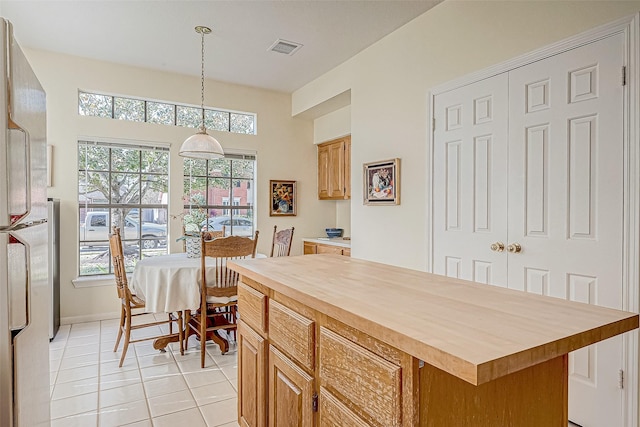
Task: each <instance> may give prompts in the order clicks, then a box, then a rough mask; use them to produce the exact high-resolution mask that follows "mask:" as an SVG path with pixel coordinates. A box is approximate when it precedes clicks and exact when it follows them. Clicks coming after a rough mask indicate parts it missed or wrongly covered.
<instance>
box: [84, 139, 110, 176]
mask: <svg viewBox="0 0 640 427" xmlns="http://www.w3.org/2000/svg"><path fill="white" fill-rule="evenodd" d="M78 169H79V170H84V169H89V170H94V171H108V170H109V149H108V148H106V147H99V146H96V145H87V144H81V145H79V146H78Z"/></svg>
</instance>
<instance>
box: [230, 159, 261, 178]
mask: <svg viewBox="0 0 640 427" xmlns="http://www.w3.org/2000/svg"><path fill="white" fill-rule="evenodd" d="M254 163H255V162H254V161H253V160H232V161H231V167H232V173H233V177H234V178H253V164H254Z"/></svg>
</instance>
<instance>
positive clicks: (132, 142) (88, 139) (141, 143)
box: [76, 135, 171, 150]
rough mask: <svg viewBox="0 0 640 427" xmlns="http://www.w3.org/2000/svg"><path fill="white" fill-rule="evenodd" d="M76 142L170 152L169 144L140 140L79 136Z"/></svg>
mask: <svg viewBox="0 0 640 427" xmlns="http://www.w3.org/2000/svg"><path fill="white" fill-rule="evenodd" d="M76 140H77V142H78V143H80V142H83V143H87V142H89V143H93V144H100V143H104V144H114V145H132V146H139V147H144V148H151V149H153V148H157V149H161V150H171V144H170V143H168V142H157V141H143V140H141V139H126V138H111V137H104V136H87V135H80V136H78V137H77V138H76Z"/></svg>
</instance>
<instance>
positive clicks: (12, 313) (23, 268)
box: [7, 233, 31, 331]
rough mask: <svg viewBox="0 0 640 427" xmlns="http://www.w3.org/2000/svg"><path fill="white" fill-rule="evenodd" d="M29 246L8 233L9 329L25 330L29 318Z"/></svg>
mask: <svg viewBox="0 0 640 427" xmlns="http://www.w3.org/2000/svg"><path fill="white" fill-rule="evenodd" d="M29 256H30V255H29V245H28V244H26V243H23V242H21V241H20V240H19V239H17V238H16V237H15V236H13V235H12V234H11V233H9V244H8V245H7V258H8V259H7V266H8V272H7V273H8V279H9V280H8V284H9V329H11V330H12V331H17V330H21V329H24V328H26V327H27V326H28V325H29V319H30V318H31V307H30V304H29V261H28V260H29V259H30V258H29Z"/></svg>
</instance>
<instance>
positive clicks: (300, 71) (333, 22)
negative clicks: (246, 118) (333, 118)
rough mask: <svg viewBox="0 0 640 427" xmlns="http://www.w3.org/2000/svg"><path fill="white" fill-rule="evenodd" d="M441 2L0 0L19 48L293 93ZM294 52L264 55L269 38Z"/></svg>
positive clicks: (271, 42) (430, 0)
mask: <svg viewBox="0 0 640 427" xmlns="http://www.w3.org/2000/svg"><path fill="white" fill-rule="evenodd" d="M440 1H441V0H416V1H405V0H389V1H387V0H364V1H360V0H341V1H330V0H313V1H307V0H278V1H267V0H256V1H249V0H232V1H226V0H224V1H223V0H210V1H199V0H129V1H119V0H67V1H62V0H44V1H36V0H9V1H5V0H0V16H2V17H4V18H6V19H9V20H10V21H11V22H13V25H14V34H15V37H16V39H17V40H18V42H19V43H20V44H21V45H23V46H24V47H28V48H35V49H42V50H48V51H53V52H60V53H64V54H70V55H76V56H81V57H87V58H94V59H99V60H103V61H109V62H115V63H121V64H128V65H134V66H139V67H145V68H151V69H158V70H164V71H170V72H177V73H181V74H189V75H196V76H199V75H200V58H201V52H200V42H201V39H200V35H199V34H197V33H196V32H195V30H194V27H195V26H196V25H204V26H208V27H211V28H212V30H213V32H212V34H211V35H207V36H205V74H206V76H207V77H208V78H212V79H216V80H221V81H225V82H231V83H238V84H242V85H248V86H253V87H259V88H265V89H271V90H277V91H283V92H288V93H289V92H293V91H295V90H296V89H299V88H300V87H302V86H304V85H305V84H306V83H308V82H310V81H312V80H314V79H315V78H317V77H319V76H321V75H322V74H324V73H325V72H327V71H329V70H331V69H332V68H334V67H336V66H337V65H339V64H341V63H343V62H344V61H346V60H347V59H349V58H350V57H352V56H354V55H355V54H357V53H358V52H360V51H362V50H363V49H365V48H366V47H368V46H370V45H372V44H373V43H375V42H376V41H378V40H380V39H381V38H383V37H384V36H385V35H387V34H389V33H391V32H393V31H394V30H396V29H397V28H399V27H401V26H402V25H404V24H406V23H407V22H409V21H411V20H412V19H413V18H415V17H417V16H419V15H421V14H422V13H424V12H425V11H427V10H429V9H430V8H432V7H433V6H435V5H436V4H437V3H439V2H440ZM279 38H280V39H284V40H287V41H292V42H297V43H301V44H302V45H303V47H302V48H300V49H299V50H298V51H297V52H295V53H294V54H293V55H291V56H288V55H284V54H280V53H275V52H271V51H268V48H269V47H270V46H271V45H272V44H273V43H274V42H275V41H276V39H279Z"/></svg>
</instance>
